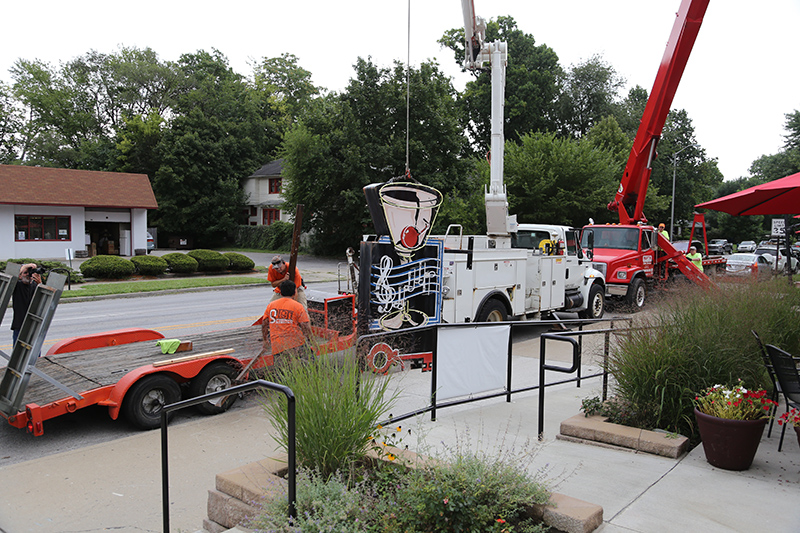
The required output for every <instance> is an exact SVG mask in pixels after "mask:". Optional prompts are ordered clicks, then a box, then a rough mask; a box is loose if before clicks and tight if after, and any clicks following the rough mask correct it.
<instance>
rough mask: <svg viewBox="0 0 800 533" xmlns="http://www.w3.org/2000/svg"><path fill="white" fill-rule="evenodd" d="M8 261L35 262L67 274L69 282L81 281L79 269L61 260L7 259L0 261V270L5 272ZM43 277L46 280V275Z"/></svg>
mask: <svg viewBox="0 0 800 533" xmlns="http://www.w3.org/2000/svg"><path fill="white" fill-rule="evenodd" d="M8 263H17V264H18V265H24V264H26V263H36V264H37V265H39V266H41V267H44V268H45V269H46V270H48V271H50V270H56V271H57V272H58V273H59V274H64V275H69V281H70V283H83V275H81V273H80V272H79V271H77V270H75V269H72V268H69V267H68V266H67V265H65V264H64V263H62V262H61V261H46V260H43V259H31V258H30V257H23V258H21V259H8V260H6V261H0V272H5V270H6V265H7V264H8ZM44 279H45V281H46V276H45V278H44Z"/></svg>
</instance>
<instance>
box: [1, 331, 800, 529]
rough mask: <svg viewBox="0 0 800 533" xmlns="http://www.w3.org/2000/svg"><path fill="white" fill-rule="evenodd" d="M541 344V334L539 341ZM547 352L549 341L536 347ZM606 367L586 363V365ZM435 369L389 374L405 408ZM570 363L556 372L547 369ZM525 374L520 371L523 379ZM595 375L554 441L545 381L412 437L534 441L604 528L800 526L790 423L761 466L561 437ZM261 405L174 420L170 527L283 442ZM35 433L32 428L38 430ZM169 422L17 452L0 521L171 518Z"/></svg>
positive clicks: (509, 443)
mask: <svg viewBox="0 0 800 533" xmlns="http://www.w3.org/2000/svg"><path fill="white" fill-rule="evenodd" d="M531 344H533V343H531ZM531 353H538V352H531ZM537 368H538V359H536V358H535V357H532V356H530V355H520V356H516V357H515V359H514V372H515V374H514V376H515V378H514V379H515V382H516V380H517V379H519V380H521V381H520V382H527V381H528V380H534V381H535V379H536V376H537V373H536V372H537ZM594 370H596V368H592V367H585V368H584V373H585V374H588V373H590V372H592V371H594ZM429 379H430V374H429V373H425V374H423V373H422V372H420V371H419V370H406V371H402V372H395V373H393V374H392V382H393V384H394V386H396V387H398V388H399V389H401V390H402V391H403V396H402V398H401V400H400V403H399V404H398V405H397V406H396V411H397V412H400V411H402V412H409V411H411V410H412V409H414V408H416V407H417V406H418V405H417V404H418V403H419V402H420V401H424V400H423V399H422V398H423V397H424V395H425V394H427V392H426V391H428V390H430V384H429V383H430V382H429ZM557 379H563V375H555V376H548V377H547V380H548V381H551V380H552V381H555V380H557ZM515 386H516V384H515ZM599 387H600V381H599V379H598V378H594V379H591V380H584V382H583V386H582V387H581V388H576V386H575V384H563V385H557V386H554V387H551V388H548V389H547V393H546V402H545V405H546V409H545V410H546V416H545V432H544V440H543V441H542V442H541V443H539V442H538V441H537V435H536V433H537V411H538V394H537V393H525V394H519V395H516V396H514V397H513V401H512V402H511V403H506V402H505V400H504V399H502V398H500V399H493V400H487V401H481V402H476V403H472V404H466V405H462V406H457V407H450V408H446V409H440V410H439V411H438V420H437V421H435V422H432V421H431V420H430V416H429V415H423V416H420V417H418V418H417V419H415V420H407V421H405V422H403V423H402V424H403V426H404V429H405V428H412V435H414V438H413V439H412V438H407V439H405V440H404V442H403V443H404V444H408V445H409V447H410V448H411V449H413V450H416V451H419V452H422V453H436V452H437V451H443V450H444V449H445V448H447V447H453V446H461V447H463V446H470V449H473V450H484V451H487V452H490V453H497V451H499V450H500V449H506V450H508V449H512V448H513V449H515V450H522V449H528V450H532V451H534V459H533V461H532V462H531V463H530V469H531V471H532V472H541V473H542V475H543V476H544V477H545V478H546V479H547V480H549V482H550V485H551V488H552V489H553V490H554V491H556V492H559V493H562V494H565V495H567V496H571V497H574V498H578V499H581V500H585V501H587V502H590V503H594V504H598V505H600V506H602V507H603V510H604V515H603V518H604V523H603V525H602V526H601V527H600V528H599V529H598V531H602V532H606V533H607V532H626V533H630V532H642V533H649V532H653V531H667V532H671V531H675V532H684V531H704V532H729V531H758V530H767V531H781V532H783V531H785V532H789V531H797V530H798V524H800V505H798V502H800V446H798V442H797V439H796V438H795V434H794V432H793V431H792V430H791V429H789V430H788V431H787V434H786V438H785V441H784V445H783V452H782V453H778V452H777V448H778V437H779V435H780V428H778V426H776V428H775V429H774V430H773V433H772V436H771V438H766V435H765V436H764V439H763V440H762V443H761V446H760V447H759V450H758V455H757V456H756V459H755V461H754V463H753V466H752V467H751V468H750V469H749V470H747V471H745V472H729V471H724V470H720V469H717V468H714V467H712V466H711V465H709V464H708V463H707V462H706V461H705V457H704V455H703V450H702V446H701V447H697V448H695V449H694V450H692V451H691V452H690V453H689V454H687V455H684V456H683V457H681V458H678V459H669V458H664V457H659V456H654V455H650V454H646V453H635V452H631V451H626V450H622V449H615V448H610V447H600V446H594V445H588V444H580V443H575V442H570V441H566V440H561V439H558V438H557V436H558V433H559V426H560V423H561V422H562V421H563V420H566V419H568V418H570V417H572V416H574V415H575V414H577V413H578V412H579V407H580V401H581V399H582V398H586V397H590V396H594V395H598V394H599ZM271 434H272V431H271V428H270V424H269V421H268V420H267V419H266V417H265V415H264V413H263V412H262V411H261V409H260V408H248V409H242V410H235V411H231V412H228V413H225V414H223V415H218V416H214V417H208V418H203V419H199V420H197V421H192V422H187V423H184V424H180V425H175V426H173V427H171V428H170V431H169V450H170V457H169V462H170V496H171V497H170V500H171V511H170V522H171V525H172V531H182V532H193V531H197V530H199V529H200V528H201V525H202V521H203V519H204V518H205V516H206V502H207V491H208V490H210V489H212V488H213V487H214V478H215V475H216V474H218V473H221V472H224V471H227V470H231V469H234V468H237V467H240V466H243V465H245V464H248V463H251V462H254V461H258V460H260V459H263V458H265V457H269V456H274V455H277V453H278V450H277V448H276V445H275V443H274V441H273V439H272V437H271ZM31 438H33V437H31ZM160 476H161V463H160V432H159V431H150V432H146V433H140V434H136V435H133V436H130V437H126V438H122V439H118V440H115V441H112V442H108V443H105V444H98V445H95V446H91V447H88V448H84V449H80V450H74V451H70V452H65V453H61V454H56V455H52V456H49V457H44V458H41V459H37V460H33V461H29V462H26V463H17V464H14V465H10V466H8V467H4V468H2V469H0V479H2V480H3V482H2V483H0V530H3V531H5V532H7V533H18V532H19V533H23V532H62V531H84V532H91V531H106V530H111V529H113V530H119V531H160V530H161V524H162V513H161V477H160Z"/></svg>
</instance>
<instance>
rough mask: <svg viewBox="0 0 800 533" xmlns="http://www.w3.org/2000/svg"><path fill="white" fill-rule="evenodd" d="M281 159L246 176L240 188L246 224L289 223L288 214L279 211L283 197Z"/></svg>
mask: <svg viewBox="0 0 800 533" xmlns="http://www.w3.org/2000/svg"><path fill="white" fill-rule="evenodd" d="M282 171H283V159H276V160H275V161H270V162H269V163H267V164H266V165H264V166H263V167H261V168H259V169H258V170H256V171H255V172H254V173H253V174H251V175H250V176H248V177H247V178H246V179H245V180H244V183H243V184H242V187H243V189H244V192H245V195H246V196H247V200H246V202H245V203H246V205H247V209H248V213H247V217H246V219H247V224H248V225H250V226H260V225H264V226H269V225H270V224H272V223H273V222H275V221H276V220H280V221H283V222H289V221H290V218H289V213H287V212H286V211H283V210H281V205H283V196H282V195H281V188H282V186H283V177H282V176H281V172H282Z"/></svg>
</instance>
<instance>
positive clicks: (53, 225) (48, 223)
mask: <svg viewBox="0 0 800 533" xmlns="http://www.w3.org/2000/svg"><path fill="white" fill-rule="evenodd" d="M14 239H15V240H17V241H69V240H71V236H70V217H48V216H42V215H16V216H15V217H14Z"/></svg>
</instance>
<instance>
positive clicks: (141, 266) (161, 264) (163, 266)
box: [131, 255, 168, 276]
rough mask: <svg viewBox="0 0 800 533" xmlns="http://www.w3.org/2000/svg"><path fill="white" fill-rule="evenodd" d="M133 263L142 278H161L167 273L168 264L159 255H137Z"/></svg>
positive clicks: (132, 258)
mask: <svg viewBox="0 0 800 533" xmlns="http://www.w3.org/2000/svg"><path fill="white" fill-rule="evenodd" d="M131 263H133V264H134V265H136V271H137V272H138V273H139V274H141V275H142V276H160V275H161V274H163V273H164V272H166V271H167V266H168V265H167V262H166V261H165V260H164V258H162V257H158V256H157V255H135V256H133V257H131Z"/></svg>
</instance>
